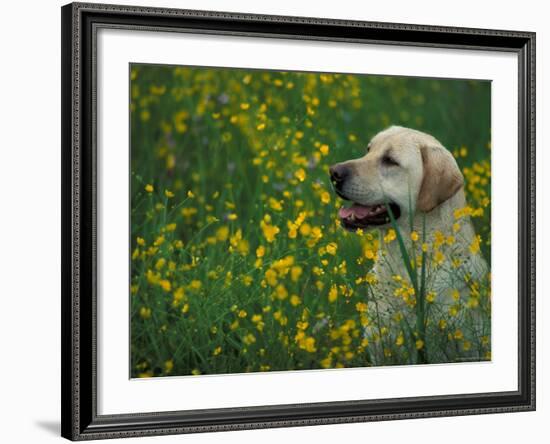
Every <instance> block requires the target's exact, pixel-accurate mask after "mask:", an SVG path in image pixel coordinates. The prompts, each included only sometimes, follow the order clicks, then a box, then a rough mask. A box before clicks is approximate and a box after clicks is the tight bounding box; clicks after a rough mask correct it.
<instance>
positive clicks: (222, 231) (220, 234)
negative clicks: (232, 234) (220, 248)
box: [216, 225, 229, 242]
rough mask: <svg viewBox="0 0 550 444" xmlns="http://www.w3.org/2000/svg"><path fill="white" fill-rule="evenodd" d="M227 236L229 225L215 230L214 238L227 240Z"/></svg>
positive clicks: (222, 240)
mask: <svg viewBox="0 0 550 444" xmlns="http://www.w3.org/2000/svg"><path fill="white" fill-rule="evenodd" d="M228 237H229V227H227V226H226V225H224V226H222V227H220V228H218V229H217V230H216V238H217V239H218V240H219V241H221V242H224V241H226V240H227V238H228Z"/></svg>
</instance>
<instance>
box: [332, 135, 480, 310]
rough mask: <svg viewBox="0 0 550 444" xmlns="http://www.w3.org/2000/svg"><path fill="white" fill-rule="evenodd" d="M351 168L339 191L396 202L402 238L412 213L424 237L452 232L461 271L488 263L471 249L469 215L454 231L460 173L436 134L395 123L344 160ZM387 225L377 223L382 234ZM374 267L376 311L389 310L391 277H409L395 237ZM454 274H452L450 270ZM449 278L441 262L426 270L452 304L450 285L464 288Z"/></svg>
mask: <svg viewBox="0 0 550 444" xmlns="http://www.w3.org/2000/svg"><path fill="white" fill-rule="evenodd" d="M384 156H391V158H392V159H394V160H395V161H396V162H397V163H398V164H399V165H398V166H392V165H390V166H385V165H384V163H383V161H382V159H383V158H384ZM344 164H345V166H346V167H348V168H349V169H350V171H351V173H350V175H349V177H348V178H347V179H346V181H345V183H344V184H343V185H342V189H341V192H342V194H343V195H344V196H345V197H346V198H347V199H349V200H351V201H353V202H356V203H359V204H363V205H376V204H379V203H384V202H386V201H387V200H389V201H393V202H395V203H397V204H398V205H399V206H400V208H401V217H400V218H399V219H398V220H397V225H398V227H399V230H400V232H401V234H402V235H403V237H404V238H405V239H407V240H408V239H410V234H411V229H410V216H411V215H412V220H413V229H414V230H415V231H416V232H417V233H419V235H421V234H422V233H423V224H424V223H425V232H426V235H427V236H432V235H433V233H435V232H436V231H440V232H441V233H443V234H444V235H445V236H448V235H454V236H455V239H456V241H455V243H454V244H453V246H452V249H453V255H455V256H456V255H461V256H462V257H463V262H462V265H461V267H464V268H463V270H462V271H465V272H467V273H469V274H470V276H471V277H472V278H473V279H479V278H481V277H483V276H484V275H485V274H486V272H487V264H486V262H485V260H484V259H483V257H482V256H481V254H472V253H471V252H470V245H471V244H472V241H473V239H474V236H475V232H474V228H473V225H472V223H471V221H470V218H469V217H465V218H462V219H461V220H460V224H461V229H460V231H459V232H458V233H453V231H452V226H453V223H454V222H455V218H454V211H455V210H456V209H459V208H463V207H464V206H465V205H466V200H465V195H464V187H463V177H462V174H461V172H460V170H459V168H458V166H457V164H456V161H455V160H454V158H453V156H452V155H451V153H450V152H449V151H448V150H447V149H446V148H445V147H444V146H443V145H442V144H441V143H440V142H439V141H438V140H437V139H435V138H434V137H432V136H430V135H428V134H425V133H422V132H420V131H416V130H413V129H408V128H403V127H398V126H393V127H390V128H388V129H386V130H384V131H382V132H380V133H378V134H377V135H376V136H375V137H374V138H373V139H372V141H371V143H370V144H369V149H368V152H367V154H366V155H365V156H363V157H361V158H359V159H354V160H350V161H347V162H344ZM390 227H391V225H390V224H386V225H385V226H381V227H375V228H376V229H379V230H381V236H380V238H382V237H383V235H384V233H386V231H387V229H388V228H390ZM381 246H382V248H383V251H382V252H381V254H380V259H379V260H378V261H377V262H376V264H375V266H374V269H373V272H374V274H375V275H376V278H377V280H378V288H379V290H380V291H379V297H378V298H377V299H378V304H377V310H379V311H381V312H384V311H391V309H392V308H395V307H394V304H396V303H397V302H396V298H395V297H391V294H389V292H388V290H387V289H388V288H390V287H391V283H392V276H394V275H396V274H397V275H401V276H403V277H406V276H407V271H406V269H405V265H404V262H403V259H402V256H401V252H400V250H399V245H398V243H397V241H394V242H390V243H389V244H387V245H386V244H385V243H384V242H381ZM454 275H456V273H454ZM455 280H456V278H453V276H452V275H451V273H449V271H448V269H447V271H445V267H440V268H436V267H432V268H430V269H429V270H428V275H427V288H428V289H429V290H431V291H435V292H436V293H437V297H438V301H439V302H440V303H444V304H445V303H449V304H451V303H452V300H451V298H450V292H451V289H458V290H459V291H460V292H461V293H462V292H463V293H465V292H467V284H466V283H465V282H464V280H460V281H458V280H456V281H455Z"/></svg>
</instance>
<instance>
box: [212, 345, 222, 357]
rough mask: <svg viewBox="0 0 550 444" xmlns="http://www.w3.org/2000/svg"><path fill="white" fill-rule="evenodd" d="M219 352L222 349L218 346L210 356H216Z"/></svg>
mask: <svg viewBox="0 0 550 444" xmlns="http://www.w3.org/2000/svg"><path fill="white" fill-rule="evenodd" d="M221 352H222V348H221V347H219V346H218V347H216V348H215V349H214V351H213V352H212V355H214V356H218V355H219V354H220V353H221Z"/></svg>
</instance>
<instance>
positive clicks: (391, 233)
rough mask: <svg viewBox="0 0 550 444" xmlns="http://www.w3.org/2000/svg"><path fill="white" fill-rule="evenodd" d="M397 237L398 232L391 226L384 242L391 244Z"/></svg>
mask: <svg viewBox="0 0 550 444" xmlns="http://www.w3.org/2000/svg"><path fill="white" fill-rule="evenodd" d="M396 238H397V234H396V233H395V230H394V229H393V228H390V229H389V230H388V232H387V233H386V235H385V236H384V242H385V243H387V244H389V243H390V242H392V241H394V240H395V239H396Z"/></svg>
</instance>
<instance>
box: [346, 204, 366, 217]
mask: <svg viewBox="0 0 550 444" xmlns="http://www.w3.org/2000/svg"><path fill="white" fill-rule="evenodd" d="M370 212H371V209H370V208H369V207H365V206H363V205H357V204H353V205H352V206H351V207H349V208H344V207H342V208H340V210H339V211H338V215H339V216H340V217H341V218H342V219H347V218H348V217H350V216H351V215H352V214H353V215H354V216H355V217H356V218H357V219H364V218H365V217H367V216H368V215H369V214H370Z"/></svg>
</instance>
